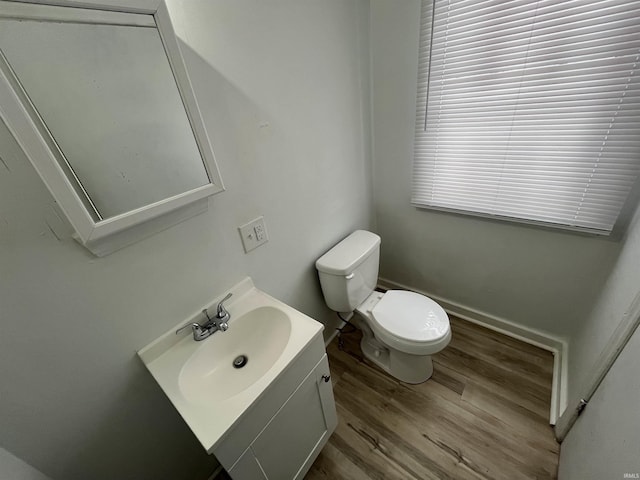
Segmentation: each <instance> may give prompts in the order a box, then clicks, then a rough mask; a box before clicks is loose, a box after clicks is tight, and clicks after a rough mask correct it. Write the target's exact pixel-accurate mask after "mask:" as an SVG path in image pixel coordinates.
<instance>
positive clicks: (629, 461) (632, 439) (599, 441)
mask: <svg viewBox="0 0 640 480" xmlns="http://www.w3.org/2000/svg"><path fill="white" fill-rule="evenodd" d="M636 265H637V262H636ZM635 285H636V288H637V285H638V284H637V283H636V284H635ZM638 365H640V330H636V332H635V334H634V335H633V337H632V338H631V340H630V341H629V343H628V344H627V346H626V348H625V349H624V350H623V351H622V353H621V354H620V356H619V357H618V359H617V360H616V362H615V363H614V365H613V368H612V369H611V370H609V373H608V374H607V376H606V377H605V379H604V381H603V382H602V383H601V384H600V387H599V388H598V390H597V391H596V393H595V395H594V396H593V397H592V398H591V401H590V402H589V405H588V406H587V408H586V409H585V411H584V413H583V414H582V415H581V416H580V417H579V418H578V420H577V422H576V423H575V425H574V426H573V428H572V429H571V431H570V432H569V435H568V436H567V438H566V439H565V440H564V442H562V446H561V447H560V468H559V475H558V478H559V479H560V480H604V479H612V480H613V479H622V478H624V474H625V473H630V474H635V475H640V415H639V414H638V405H639V403H638V399H639V398H640V375H638ZM631 478H634V477H631ZM635 478H637V476H636V477H635Z"/></svg>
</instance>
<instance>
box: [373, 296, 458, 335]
mask: <svg viewBox="0 0 640 480" xmlns="http://www.w3.org/2000/svg"><path fill="white" fill-rule="evenodd" d="M371 314H372V315H373V318H374V319H375V321H376V322H377V323H378V324H380V326H381V327H383V328H384V329H385V330H387V331H388V332H389V333H391V334H393V335H395V336H397V337H400V338H403V339H406V340H413V341H419V342H431V341H434V340H439V339H441V338H443V337H444V336H445V335H446V334H447V332H448V331H449V317H448V316H447V313H446V312H445V311H444V310H443V308H442V307H441V306H440V305H438V304H437V303H436V302H434V301H433V300H431V299H430V298H429V297H425V296H424V295H420V294H419V293H414V292H407V291H405V290H389V291H388V292H387V293H385V294H384V296H383V297H382V299H381V300H380V301H379V302H378V303H377V304H376V306H375V307H374V308H373V310H372V311H371Z"/></svg>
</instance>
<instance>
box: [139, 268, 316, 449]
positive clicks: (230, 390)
mask: <svg viewBox="0 0 640 480" xmlns="http://www.w3.org/2000/svg"><path fill="white" fill-rule="evenodd" d="M225 293H226V292H225ZM231 293H233V296H232V297H231V299H230V300H229V302H226V303H225V306H227V310H228V311H229V313H230V315H231V318H230V320H229V322H228V325H229V328H228V330H227V331H224V332H223V331H217V332H215V333H214V334H213V335H211V336H210V337H208V338H205V339H204V340H202V341H195V340H194V339H193V336H192V335H191V333H190V332H189V331H188V330H185V331H184V333H182V334H180V335H176V333H175V332H176V329H177V328H178V327H181V326H183V325H185V324H188V323H193V322H199V323H201V322H202V321H203V319H204V317H203V314H202V312H201V310H202V308H200V309H197V310H196V312H197V313H194V314H193V315H191V316H189V317H188V318H185V319H183V320H182V321H181V322H180V323H178V324H177V325H176V326H175V327H173V328H171V329H170V330H169V331H167V332H166V333H165V334H164V335H162V336H161V337H160V338H158V339H157V340H155V341H153V342H152V343H150V344H149V345H147V346H146V347H144V348H143V349H142V350H140V351H139V352H138V355H139V357H140V358H141V359H142V361H143V362H144V364H145V366H146V367H147V369H148V370H149V372H151V374H152V375H153V377H154V378H155V380H156V381H157V382H158V384H159V385H160V387H161V388H162V390H163V391H164V393H165V394H166V396H167V397H168V398H169V400H170V401H171V403H173V405H174V407H175V408H176V410H178V412H179V413H180V415H181V416H182V418H183V419H184V420H185V422H186V423H187V425H189V427H190V428H191V430H192V431H193V433H194V434H195V435H196V437H198V440H199V441H200V443H201V444H202V445H203V447H204V448H205V449H206V450H207V451H208V452H210V453H211V452H213V450H214V449H215V448H216V446H218V445H219V444H220V442H221V440H222V438H223V437H224V436H225V434H226V433H227V432H228V431H229V430H230V429H231V428H232V427H233V426H234V425H236V424H237V423H238V422H239V420H240V418H241V417H242V416H243V415H244V414H245V413H246V412H247V411H248V410H250V408H251V407H252V406H253V405H255V404H256V403H257V402H258V400H259V399H260V398H262V397H263V396H264V394H265V392H266V391H267V390H269V389H270V387H271V386H272V385H273V384H274V383H275V380H276V379H279V378H281V377H282V376H283V375H284V372H286V371H290V369H289V367H291V368H293V367H292V365H293V364H294V363H295V362H294V361H295V360H296V358H298V357H299V356H300V354H301V352H303V350H305V348H306V347H307V346H308V345H310V344H312V342H313V341H315V340H317V339H318V338H320V342H322V338H321V337H322V329H323V326H322V324H321V323H319V322H317V321H315V320H314V319H312V318H310V317H308V316H306V315H304V314H303V313H301V312H299V311H297V310H295V309H294V308H292V307H290V306H288V305H287V304H285V303H283V302H280V301H279V300H276V299H275V298H273V297H271V296H269V295H267V294H266V293H264V292H262V291H261V290H258V289H257V288H256V287H255V286H254V285H253V282H252V281H251V279H250V278H246V279H245V280H243V281H242V282H240V283H239V284H237V285H236V286H234V287H233V288H232V289H231ZM220 300H222V296H220V297H219V298H216V299H214V301H212V302H210V303H209V304H208V305H206V306H207V308H209V309H210V311H215V306H216V305H217V303H218V302H219V301H220ZM243 355H244V356H246V363H245V362H244V361H243V360H242V359H241V358H240V359H239V358H238V357H241V356H243ZM236 360H237V363H238V364H237V365H236V366H235V367H234V361H236ZM236 367H240V368H236ZM274 388H276V387H274ZM270 391H273V389H271V390H270Z"/></svg>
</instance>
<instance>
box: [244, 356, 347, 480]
mask: <svg viewBox="0 0 640 480" xmlns="http://www.w3.org/2000/svg"><path fill="white" fill-rule="evenodd" d="M336 424H337V416H336V407H335V403H334V399H333V389H332V385H331V380H330V378H329V364H328V362H327V356H326V355H325V356H324V357H323V358H322V360H321V361H320V362H319V363H318V365H317V366H316V367H315V368H314V370H312V371H311V373H310V374H309V375H308V376H307V378H306V379H305V380H304V381H303V382H302V384H301V385H300V386H299V387H298V389H297V390H296V391H295V393H294V394H293V395H292V396H291V397H290V398H289V400H288V401H287V402H286V403H285V404H284V405H283V406H282V408H281V409H280V410H279V411H278V413H276V415H275V416H274V417H273V418H272V419H271V421H270V422H269V423H268V424H267V426H266V427H265V429H264V430H263V431H262V432H261V433H260V435H259V436H258V437H257V438H256V439H255V441H254V442H253V444H252V445H251V450H253V453H254V455H255V456H256V458H257V459H258V462H259V463H260V466H261V467H262V471H263V472H264V474H265V475H266V477H267V478H268V479H273V480H276V479H277V480H281V479H294V478H302V477H303V476H304V474H305V473H306V472H307V471H308V469H309V467H310V466H311V464H312V463H313V461H314V460H315V458H316V457H317V455H318V453H320V450H321V449H322V447H323V446H324V445H325V443H326V442H327V440H328V439H329V436H330V435H331V433H332V432H333V431H334V430H335V427H336ZM234 478H235V477H234Z"/></svg>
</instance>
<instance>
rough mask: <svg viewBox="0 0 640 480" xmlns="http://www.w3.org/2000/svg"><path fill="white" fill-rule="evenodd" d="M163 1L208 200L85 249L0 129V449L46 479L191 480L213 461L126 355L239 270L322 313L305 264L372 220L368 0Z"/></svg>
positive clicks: (290, 300)
mask: <svg viewBox="0 0 640 480" xmlns="http://www.w3.org/2000/svg"><path fill="white" fill-rule="evenodd" d="M170 10H171V12H172V15H173V16H174V17H175V23H176V29H177V31H178V34H179V36H180V37H181V39H182V41H183V45H182V46H183V48H184V53H185V56H186V62H187V67H188V69H189V70H190V72H191V74H192V80H193V84H194V88H195V90H196V94H197V96H198V98H199V100H200V102H201V106H202V110H203V115H204V118H205V122H206V124H207V127H208V129H209V132H210V135H211V138H212V141H213V144H214V148H215V151H216V154H217V158H218V162H219V166H220V170H221V173H222V176H223V178H224V182H225V185H226V188H227V191H226V192H224V193H222V194H220V195H217V196H215V197H214V198H212V199H211V200H210V209H209V212H208V213H206V214H203V215H200V216H198V217H195V218H192V219H190V220H188V221H186V222H184V223H182V224H180V225H178V226H175V227H173V228H171V229H168V230H166V231H164V232H162V233H160V234H158V235H155V236H153V237H151V238H149V239H146V240H144V241H142V242H139V243H137V244H135V245H132V246H130V247H127V248H125V249H124V250H121V251H119V252H116V253H114V254H112V255H110V256H108V257H105V258H100V259H98V258H95V257H92V256H91V255H90V254H89V253H88V252H87V251H86V250H84V249H83V248H82V247H81V246H79V245H78V244H76V243H75V242H74V241H73V240H72V239H70V238H69V237H68V236H63V237H62V238H61V239H58V238H57V237H56V235H54V233H53V232H52V231H51V230H50V228H48V226H47V224H46V223H45V219H47V218H48V219H51V213H50V212H51V205H52V204H53V199H52V198H51V197H50V195H49V194H48V192H47V191H46V189H45V187H44V185H43V183H42V182H41V181H40V179H39V177H38V176H37V174H36V173H35V171H34V169H33V168H32V167H31V165H30V164H29V162H28V161H27V159H26V158H25V157H24V155H23V154H22V153H21V151H20V150H19V148H18V147H17V146H16V144H15V143H14V142H13V140H12V139H11V138H10V136H9V135H8V133H7V132H6V129H4V128H3V127H2V128H0V156H1V157H2V159H3V161H4V163H5V164H6V167H5V166H3V165H2V163H0V444H2V445H3V446H4V447H5V448H6V449H7V450H9V451H11V452H12V453H14V454H16V455H18V456H19V457H21V458H23V459H24V460H26V461H27V462H28V463H29V464H31V465H33V466H35V467H37V468H38V469H39V470H41V471H42V472H44V473H46V474H47V475H49V476H50V477H52V478H53V479H55V480H73V479H92V480H99V479H105V480H106V479H108V480H113V479H116V478H117V479H123V480H124V479H136V480H140V479H151V478H153V479H191V478H193V477H194V475H196V471H197V470H198V469H199V468H201V467H203V464H206V463H207V461H208V460H209V459H208V458H207V456H206V455H205V453H204V450H203V449H202V447H201V446H200V445H199V444H198V443H197V441H196V440H195V438H194V437H193V436H192V434H191V433H190V432H189V430H188V428H187V427H186V426H185V424H184V423H183V422H182V420H181V419H180V417H179V415H178V414H177V413H176V412H175V411H174V409H173V407H172V406H171V405H170V403H169V402H168V400H167V399H166V398H165V397H164V395H163V393H162V391H161V390H160V389H159V387H158V386H157V385H156V383H155V382H154V381H153V379H152V378H151V376H150V375H149V374H148V372H147V371H146V370H145V369H144V367H143V365H142V364H141V362H140V361H139V360H138V358H137V357H136V353H135V352H136V351H137V350H138V349H139V348H141V347H143V346H145V345H146V344H147V343H149V342H150V341H152V340H154V339H155V338H156V337H158V336H159V335H160V334H162V333H164V332H165V331H166V330H168V329H169V328H171V327H173V326H174V325H175V324H176V323H178V322H180V321H181V320H183V319H184V318H185V317H186V316H187V315H190V314H191V313H192V312H194V311H197V310H198V309H199V308H201V307H202V306H203V305H204V304H205V303H207V302H209V301H210V300H211V299H213V298H214V297H215V296H216V295H219V294H221V293H222V292H223V291H224V290H225V289H227V288H228V287H230V286H231V285H233V284H234V283H236V282H237V281H239V280H240V279H242V278H243V277H244V276H247V275H249V276H251V277H253V279H254V281H255V283H256V285H257V286H258V287H259V288H262V289H263V290H265V291H267V292H268V293H270V294H272V295H274V296H276V297H278V298H280V299H281V300H283V301H285V302H287V303H289V304H291V305H292V306H294V307H296V308H298V309H300V310H302V311H303V312H305V313H307V314H309V315H311V316H313V317H315V318H317V319H319V320H326V321H330V320H332V319H333V318H334V315H333V314H332V313H331V312H329V310H328V309H327V308H326V307H325V305H324V302H323V300H322V296H321V292H320V287H319V283H318V281H317V276H316V272H315V270H314V267H313V264H314V261H315V259H316V258H317V257H318V256H320V255H321V254H322V253H324V252H325V251H326V250H327V249H328V248H329V247H330V246H331V245H333V244H334V243H335V242H336V241H337V240H339V239H340V238H342V237H343V236H345V235H346V234H348V233H350V232H351V231H352V230H354V229H356V228H371V223H372V200H371V167H370V158H369V157H370V155H369V151H368V149H369V145H370V140H369V136H368V126H369V118H368V116H369V113H368V106H367V105H368V86H367V82H368V70H369V66H368V37H367V35H368V25H367V22H368V3H367V2H366V1H365V0H358V1H352V0H350V1H342V0H326V1H322V2H318V1H316V0H277V1H271V2H263V1H262V0H245V1H243V2H236V1H235V0H219V1H212V0H199V1H194V0H189V1H177V0H175V1H171V3H170ZM43 76H45V75H44V74H43ZM261 214H262V215H264V216H265V219H266V222H267V229H268V232H269V236H270V241H269V243H267V244H266V245H265V246H262V247H260V248H258V249H257V250H255V251H253V252H251V253H249V254H244V252H243V250H242V246H241V242H240V238H239V235H238V232H237V230H236V227H237V226H238V225H241V224H243V223H245V222H246V221H248V220H251V219H253V218H254V217H256V216H258V215H261Z"/></svg>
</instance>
